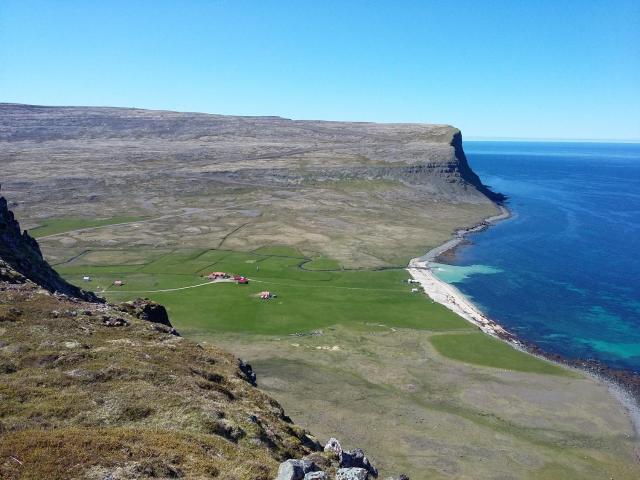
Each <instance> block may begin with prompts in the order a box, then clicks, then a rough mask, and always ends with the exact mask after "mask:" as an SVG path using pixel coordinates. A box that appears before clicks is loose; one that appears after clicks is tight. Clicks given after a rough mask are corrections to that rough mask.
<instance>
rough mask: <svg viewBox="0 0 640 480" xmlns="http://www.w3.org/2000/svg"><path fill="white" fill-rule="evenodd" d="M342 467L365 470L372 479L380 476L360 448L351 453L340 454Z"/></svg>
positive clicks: (344, 451)
mask: <svg viewBox="0 0 640 480" xmlns="http://www.w3.org/2000/svg"><path fill="white" fill-rule="evenodd" d="M340 467H342V468H363V469H365V470H366V471H367V472H368V473H369V474H370V475H371V476H372V477H377V476H378V470H377V469H376V468H375V467H374V466H373V465H372V464H371V462H370V461H369V459H368V458H367V457H366V456H365V455H364V452H363V451H362V449H360V448H356V449H354V450H351V451H347V450H343V451H342V453H341V454H340Z"/></svg>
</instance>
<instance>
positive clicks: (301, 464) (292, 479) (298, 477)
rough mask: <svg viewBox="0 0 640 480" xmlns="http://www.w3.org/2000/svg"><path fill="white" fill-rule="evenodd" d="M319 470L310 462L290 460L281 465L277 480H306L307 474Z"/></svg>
mask: <svg viewBox="0 0 640 480" xmlns="http://www.w3.org/2000/svg"><path fill="white" fill-rule="evenodd" d="M317 470H318V467H316V465H315V464H314V463H313V462H310V461H309V460H294V459H289V460H287V461H286V462H282V463H281V464H280V467H279V468H278V476H277V477H276V480H304V478H305V475H306V474H307V473H311V472H315V471H317Z"/></svg>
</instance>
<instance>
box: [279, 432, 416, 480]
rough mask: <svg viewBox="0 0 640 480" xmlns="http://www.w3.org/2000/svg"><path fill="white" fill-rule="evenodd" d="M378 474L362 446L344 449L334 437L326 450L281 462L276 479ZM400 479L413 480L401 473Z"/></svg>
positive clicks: (356, 479)
mask: <svg viewBox="0 0 640 480" xmlns="http://www.w3.org/2000/svg"><path fill="white" fill-rule="evenodd" d="M377 477H378V470H377V469H376V468H375V467H374V466H373V465H372V464H371V462H370V461H369V459H368V458H367V457H366V456H365V454H364V452H363V451H362V449H359V448H356V449H354V450H351V451H347V450H343V448H342V446H341V445H340V442H339V441H338V440H337V439H336V438H330V439H329V441H328V442H327V444H326V445H325V447H324V452H323V453H312V454H310V455H308V456H306V457H304V458H302V459H300V460H295V459H289V460H287V461H285V462H282V463H281V464H280V468H279V469H278V476H277V478H276V480H369V479H372V478H377ZM398 479H399V480H409V477H407V476H406V475H400V476H399V477H398Z"/></svg>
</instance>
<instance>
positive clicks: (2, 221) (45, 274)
mask: <svg viewBox="0 0 640 480" xmlns="http://www.w3.org/2000/svg"><path fill="white" fill-rule="evenodd" d="M0 259H2V260H3V261H4V262H5V263H6V264H7V265H8V266H9V267H11V269H13V270H15V272H17V273H18V274H20V275H22V276H23V277H25V278H26V279H28V280H31V281H32V282H33V283H35V284H37V285H39V286H41V287H42V288H44V289H46V290H49V291H50V292H51V293H56V292H58V293H62V294H65V295H68V296H69V297H73V298H79V299H82V300H86V301H89V302H101V303H103V302H104V300H103V299H101V298H99V297H98V296H96V295H95V294H94V293H92V292H86V291H84V290H82V289H80V288H78V287H76V286H74V285H71V284H70V283H68V282H67V281H65V280H63V279H62V277H60V275H58V273H57V272H56V271H55V270H54V269H53V268H51V266H50V265H49V264H48V263H47V261H46V260H45V259H44V257H43V256H42V252H41V251H40V246H39V245H38V242H36V241H35V240H34V239H33V238H32V237H31V236H30V235H29V234H28V233H27V231H26V230H25V231H24V232H23V231H22V230H21V228H20V224H19V223H18V221H17V220H16V219H15V218H14V216H13V212H11V210H9V207H8V205H7V201H6V200H5V198H4V197H0ZM0 267H2V266H1V265H0ZM3 272H4V273H3ZM7 275H8V273H7V269H6V268H0V277H2V278H3V279H4V277H6V276H7ZM13 276H14V277H15V274H14V275H13Z"/></svg>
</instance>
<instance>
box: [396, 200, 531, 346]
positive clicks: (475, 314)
mask: <svg viewBox="0 0 640 480" xmlns="http://www.w3.org/2000/svg"><path fill="white" fill-rule="evenodd" d="M510 216H511V214H510V212H509V210H507V209H506V208H504V207H502V206H501V207H500V214H498V215H495V216H493V217H490V218H487V219H486V220H484V221H483V222H482V223H480V224H479V225H476V226H474V227H472V228H469V229H463V230H458V231H457V232H456V233H455V237H454V238H452V239H451V240H449V241H448V242H446V243H444V244H442V245H440V246H439V247H436V248H434V249H433V250H430V251H429V252H427V253H426V254H425V255H423V256H422V257H418V258H414V259H412V260H411V261H410V262H409V266H408V267H407V271H408V272H409V274H410V275H411V276H412V277H413V279H414V280H417V281H418V282H419V283H420V285H421V286H422V288H423V289H424V291H425V293H426V294H427V295H428V296H429V297H430V298H431V299H432V300H433V301H435V302H438V303H440V304H442V305H444V306H445V307H447V308H448V309H449V310H451V311H453V312H454V313H457V314H458V315H460V316H461V317H462V318H464V319H466V320H468V321H469V322H471V323H473V324H474V325H477V326H478V327H479V328H480V329H481V330H482V331H483V332H485V333H488V334H489V335H493V336H494V337H499V338H502V339H505V340H507V339H508V340H509V341H510V342H512V343H515V344H518V343H519V342H518V341H517V339H515V337H513V336H512V335H511V334H509V332H507V331H506V330H505V329H503V328H502V327H501V326H500V325H498V324H497V323H496V322H494V321H493V320H491V319H490V318H488V317H487V316H486V315H485V314H484V313H482V312H481V311H480V309H478V308H477V307H476V306H475V305H474V304H473V303H472V302H470V301H469V300H468V299H467V298H466V297H465V296H464V295H463V294H462V293H461V292H460V291H459V290H458V289H457V288H455V287H454V286H453V285H450V284H448V283H446V282H444V281H442V280H440V279H439V278H438V277H437V276H436V275H435V273H433V271H432V266H431V263H432V261H433V260H434V259H435V258H436V257H437V256H438V255H441V254H442V253H444V252H446V251H447V250H450V249H452V248H454V247H455V246H456V245H458V244H459V243H460V242H461V241H462V240H463V239H464V235H466V234H467V233H471V232H477V231H480V230H483V229H485V228H487V227H488V226H490V225H492V224H494V223H496V222H499V221H500V220H504V219H506V218H509V217H510Z"/></svg>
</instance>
